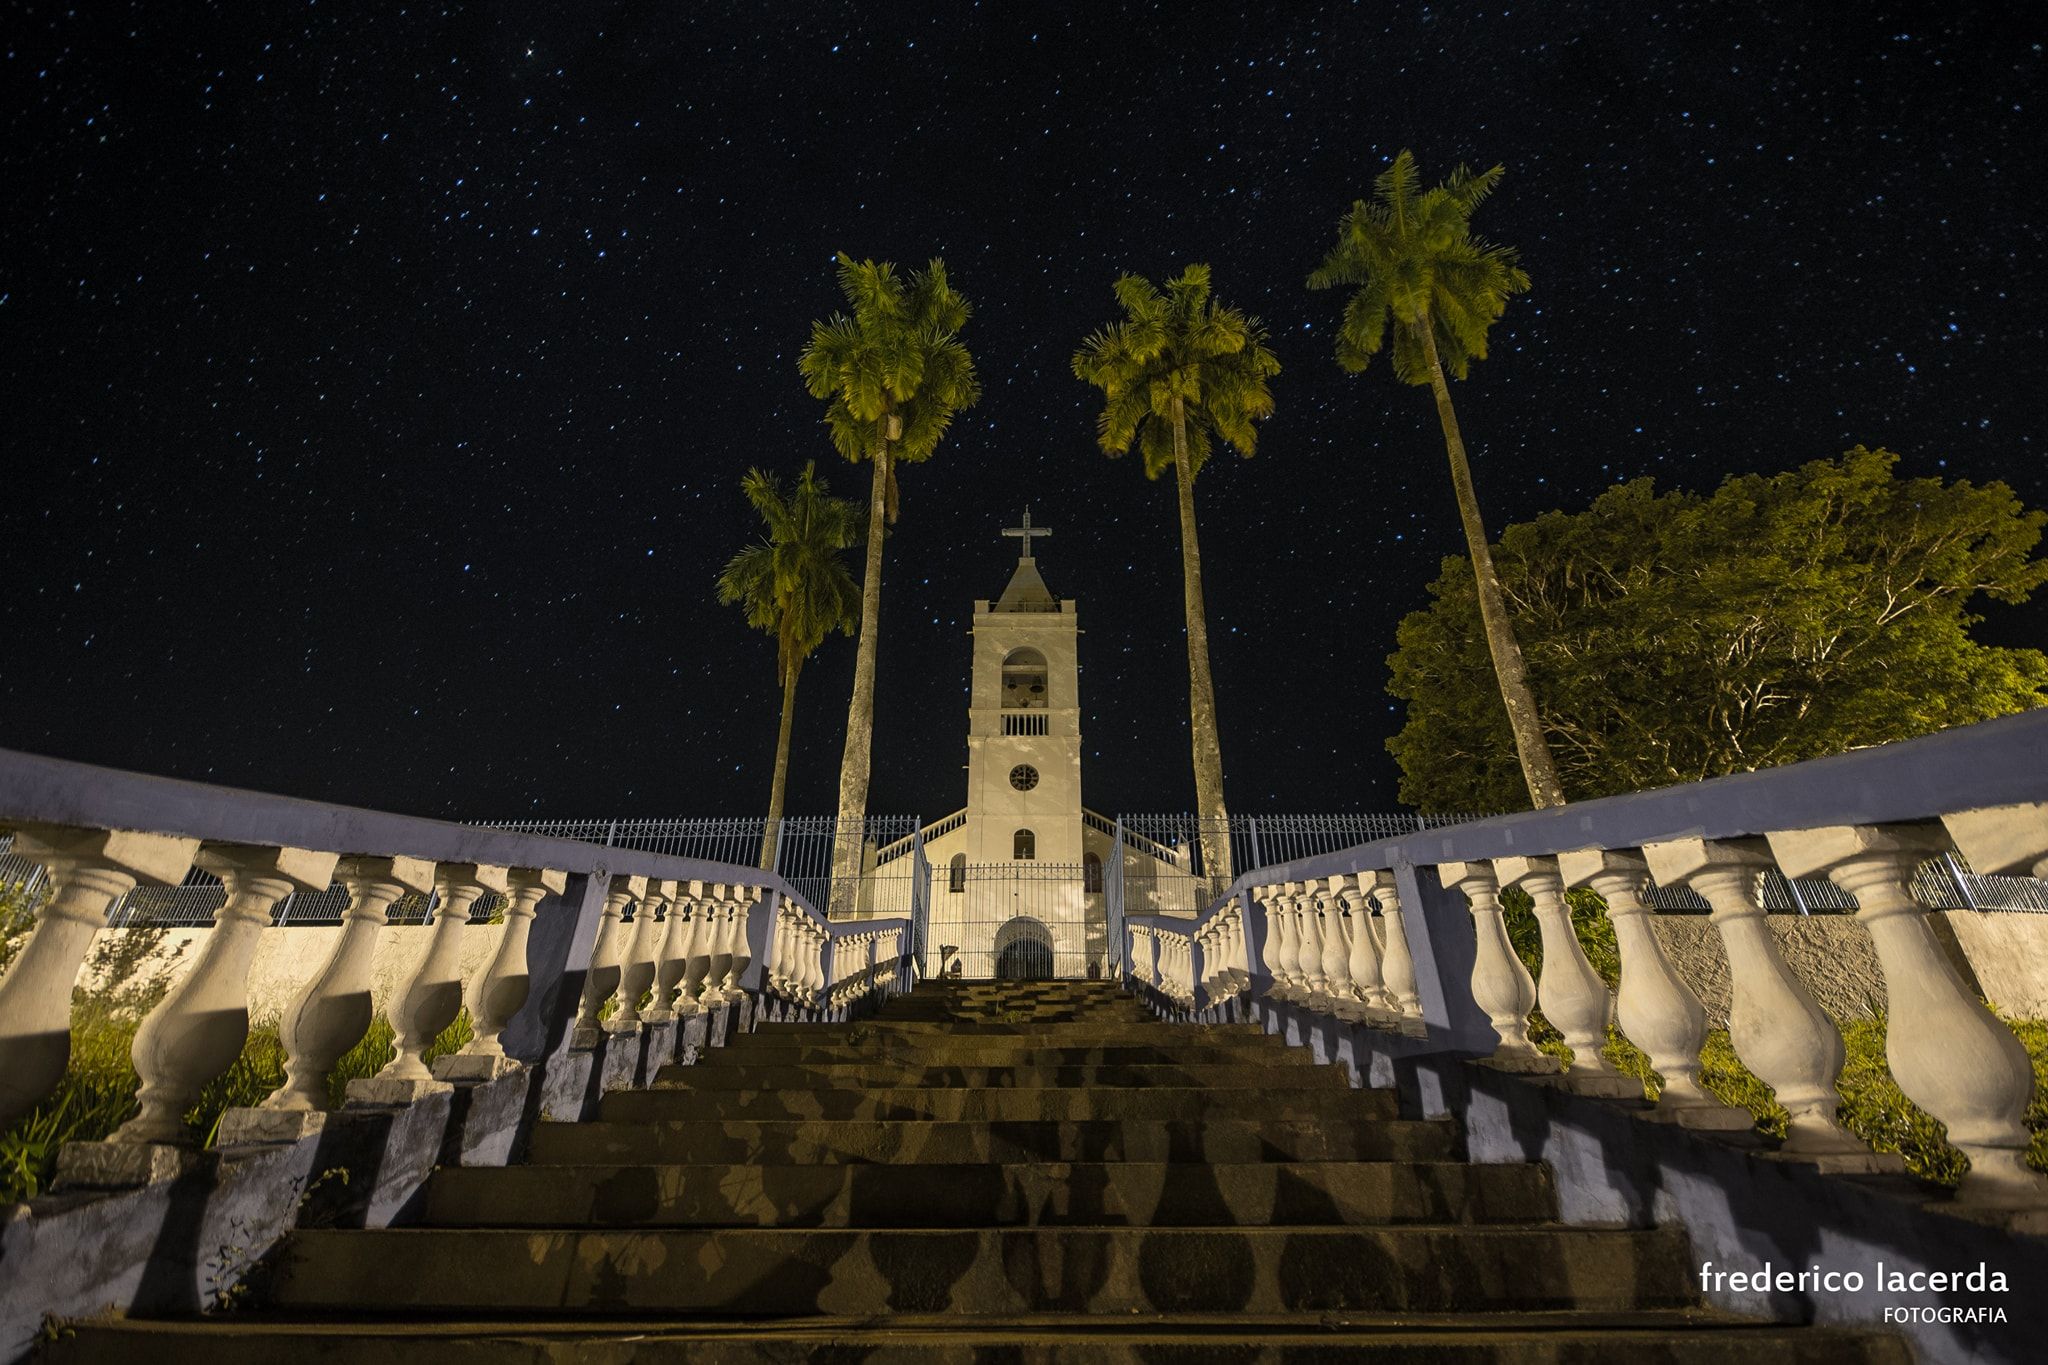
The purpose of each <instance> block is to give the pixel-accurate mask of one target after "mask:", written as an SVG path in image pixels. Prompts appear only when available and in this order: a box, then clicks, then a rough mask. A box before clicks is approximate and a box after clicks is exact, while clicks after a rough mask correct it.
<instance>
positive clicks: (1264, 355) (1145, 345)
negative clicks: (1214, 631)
mask: <svg viewBox="0 0 2048 1365" xmlns="http://www.w3.org/2000/svg"><path fill="white" fill-rule="evenodd" d="M1116 301H1117V302H1118V303H1119V304H1120V305H1122V307H1123V310H1124V316H1123V318H1122V319H1121V320H1119V321H1117V322H1113V323H1111V324H1110V325H1109V326H1107V327H1104V328H1102V329H1101V330H1099V331H1097V332H1096V333H1095V334H1094V335H1092V336H1090V337H1089V338H1088V340H1087V341H1085V342H1083V343H1082V346H1081V349H1080V350H1078V351H1076V352H1074V374H1075V375H1076V376H1077V377H1078V378H1081V379H1085V380H1087V381H1088V382H1089V383H1091V384H1093V385H1095V386H1096V387H1097V388H1099V389H1101V390H1102V395H1103V407H1102V415H1101V416H1100V417H1099V418H1097V419H1096V439H1097V442H1098V444H1100V445H1101V447H1102V450H1103V453H1104V454H1106V455H1109V456H1112V457H1115V456H1118V455H1122V454H1124V453H1126V452H1127V451H1129V450H1130V448H1131V447H1132V445H1134V444H1135V445H1136V446H1137V447H1138V449H1139V452H1140V453H1141V454H1142V455H1143V456H1144V459H1145V477H1146V478H1148V479H1156V478H1158V477H1159V476H1160V475H1161V474H1163V473H1165V472H1166V471H1167V470H1169V469H1170V470H1172V471H1173V481H1174V491H1175V493H1176V494H1177V495H1178V497H1179V501H1180V569H1181V587H1182V596H1183V600H1184V603H1185V606H1186V608H1187V622H1188V717H1189V728H1190V729H1191V731H1192V732H1193V740H1194V757H1195V807H1196V812H1197V814H1198V815H1200V816H1201V817H1202V827H1203V829H1204V830H1205V833H1204V836H1203V854H1204V858H1203V861H1204V862H1205V863H1206V865H1207V871H1208V872H1209V873H1210V874H1211V875H1212V876H1217V877H1220V878H1221V880H1222V882H1223V883H1228V882H1229V880H1230V875H1231V869H1230V839H1229V835H1228V832H1227V830H1226V829H1225V822H1226V821H1227V818H1228V815H1229V812H1228V810H1227V809H1226V808H1225V806H1224V804H1223V745H1222V741H1221V740H1220V739H1219V738H1218V737H1217V733H1216V684H1215V681H1214V680H1213V679H1212V678H1211V676H1210V673H1209V623H1208V616H1207V613H1206V612H1205V610H1204V609H1203V606H1202V551H1201V547H1200V545H1199V544H1198V543H1197V542H1196V539H1195V476H1196V475H1198V474H1200V473H1201V472H1202V466H1203V465H1204V464H1206V463H1207V462H1208V459H1209V454H1210V452H1211V451H1212V450H1213V449H1214V448H1215V444H1216V442H1217V441H1218V440H1220V441H1222V442H1223V443H1224V444H1225V445H1227V446H1229V447H1230V448H1231V449H1233V450H1235V451H1236V452H1237V453H1238V454H1240V455H1244V456H1249V455H1251V454H1252V452H1253V451H1254V450H1256V449H1257V448H1258V440H1259V435H1258V428H1257V427H1256V426H1254V425H1253V423H1254V422H1255V421H1256V420H1257V419H1259V418H1261V417H1266V416H1269V415H1271V413H1272V411H1273V394H1272V391H1271V390H1270V389H1269V388H1268V387H1267V385H1266V381H1267V380H1269V379H1271V378H1272V377H1273V376H1274V375H1276V374H1278V373H1279V372H1280V362H1279V360H1278V359H1276V358H1275V357H1274V355H1273V353H1272V352H1271V351H1269V350H1267V349H1266V344H1265V342H1266V332H1265V329H1264V328H1263V327H1261V326H1260V325H1259V321H1258V319H1257V318H1253V317H1247V316H1246V315H1245V314H1243V313H1241V312H1239V311H1238V310H1237V309H1235V308H1230V307H1226V306H1225V305H1223V304H1220V303H1218V302H1216V301H1215V300H1214V299H1213V298H1211V297H1210V295H1209V267H1208V266H1206V265H1191V266H1189V267H1188V268H1187V269H1186V270H1184V271H1182V272H1181V273H1180V276H1179V277H1178V278H1177V279H1172V280H1168V281H1167V282H1166V290H1165V292H1164V293H1161V292H1160V290H1159V289H1157V288H1156V287H1154V286H1153V284H1152V283H1151V281H1149V280H1146V279H1143V278H1141V277H1139V276H1137V275H1125V276H1123V277H1122V278H1120V279H1118V280H1117V282H1116ZM1219 834H1220V837H1218V836H1219Z"/></svg>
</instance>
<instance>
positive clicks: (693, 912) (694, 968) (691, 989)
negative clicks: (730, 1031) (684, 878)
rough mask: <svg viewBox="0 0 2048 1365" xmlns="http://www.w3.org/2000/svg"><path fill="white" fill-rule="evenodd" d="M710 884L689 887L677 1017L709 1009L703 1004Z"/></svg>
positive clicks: (708, 952) (708, 947) (707, 963)
mask: <svg viewBox="0 0 2048 1365" xmlns="http://www.w3.org/2000/svg"><path fill="white" fill-rule="evenodd" d="M712 890H713V884H712V883H710V882H691V883H690V918H689V922H688V923H687V924H686V925H685V926H684V929H683V950H682V951H683V985H682V989H681V990H680V991H678V992H677V993H676V1013H677V1014H679V1015H682V1016H684V1017H685V1018H687V1017H689V1016H690V1015H693V1014H702V1013H703V1012H704V1011H705V1010H706V1009H708V1008H710V1007H709V1006H708V1005H706V1004H705V1003H704V999H703V996H704V978H705V976H706V975H707V974H708V973H709V972H710V970H711V905H712V899H711V893H712Z"/></svg>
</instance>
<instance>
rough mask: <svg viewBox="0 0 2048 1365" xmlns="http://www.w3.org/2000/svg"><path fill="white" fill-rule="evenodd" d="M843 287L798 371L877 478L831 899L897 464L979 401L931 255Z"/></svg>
mask: <svg viewBox="0 0 2048 1365" xmlns="http://www.w3.org/2000/svg"><path fill="white" fill-rule="evenodd" d="M839 289H840V292H841V293H842V294H844V295H845V296H846V304H847V307H848V308H849V309H851V310H852V312H851V313H850V314H848V313H834V314H833V315H832V316H831V317H829V318H827V319H825V320H824V321H823V322H815V323H812V324H811V340H810V343H809V344H808V345H807V346H805V347H804V350H803V354H802V355H801V356H800V357H799V358H798V360H797V370H798V371H799V373H801V374H802V375H803V377H804V384H805V386H806V387H807V388H809V390H810V393H811V396H812V397H813V398H822V399H824V400H826V406H825V426H826V428H827V429H828V430H830V431H831V433H832V444H833V446H834V447H835V448H836V449H837V450H838V451H839V453H840V454H841V455H843V456H845V457H846V458H847V459H849V460H852V461H854V462H855V463H859V462H860V461H862V460H866V461H868V462H869V463H870V465H872V467H873V471H874V485H873V492H872V493H871V494H870V496H869V501H868V539H867V566H866V569H865V572H864V574H863V577H862V580H861V597H860V639H859V644H858V649H857V652H856V654H855V659H854V671H853V700H852V702H851V703H850V704H849V705H848V707H847V711H846V750H845V754H844V756H843V757H842V758H841V760H840V763H839V830H840V833H841V837H840V838H839V839H837V840H836V841H835V842H834V846H833V858H832V876H833V885H834V895H835V896H838V895H842V894H850V892H851V890H852V888H853V887H854V886H855V885H856V883H857V880H858V878H859V876H860V860H861V840H860V838H859V834H858V831H859V830H860V827H861V821H862V820H863V819H864V818H865V817H866V815H867V803H868V773H869V769H870V766H871V758H872V754H873V749H874V730H875V652H876V643H877V637H878V635H879V633H880V630H881V616H882V525H883V521H884V519H885V517H886V520H887V521H888V523H889V524H890V525H894V524H895V522H896V511H897V484H896V466H897V465H898V464H918V463H921V462H922V461H925V460H929V459H930V458H931V457H932V455H933V454H934V453H935V452H936V451H937V450H938V448H939V441H940V440H941V439H942V438H943V437H944V436H945V434H946V428H947V427H948V426H950V425H951V424H952V421H953V415H954V414H955V413H957V412H961V411H963V410H965V409H967V408H970V407H972V406H974V403H975V401H976V400H977V399H979V398H980V397H981V386H980V385H979V384H978V383H976V382H975V378H974V361H973V358H972V357H970V356H969V355H968V353H967V348H966V347H965V346H963V345H961V343H960V329H961V328H963V327H965V326H966V325H967V316H968V311H969V310H968V307H967V300H966V299H965V298H963V297H962V296H961V295H960V294H959V292H958V291H956V290H955V289H954V288H953V286H952V285H951V284H949V283H948V282H947V280H946V263H945V262H944V261H942V260H938V259H937V258H934V259H933V260H932V262H931V264H929V265H927V266H926V267H925V268H924V269H923V270H918V271H913V272H912V273H911V275H910V278H909V279H907V280H906V279H903V278H901V277H900V276H898V275H897V273H896V267H895V266H894V265H893V264H891V263H889V262H887V261H884V262H881V263H880V264H877V263H876V262H874V261H856V260H854V259H853V258H852V257H851V256H848V255H847V254H846V253H845V252H843V251H842V252H840V253H839Z"/></svg>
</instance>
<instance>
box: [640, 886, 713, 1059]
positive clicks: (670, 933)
mask: <svg viewBox="0 0 2048 1365" xmlns="http://www.w3.org/2000/svg"><path fill="white" fill-rule="evenodd" d="M674 886H675V891H674V894H673V895H671V896H670V898H669V902H668V910H667V912H666V913H665V914H663V916H662V919H661V947H660V948H659V949H658V950H656V952H655V955H654V994H653V996H652V997H650V998H649V1000H648V1002H647V1008H646V1009H645V1010H644V1011H642V1013H641V1018H643V1019H645V1020H646V1021H647V1022H648V1023H650V1024H666V1023H670V1022H672V1021H674V1020H675V1019H676V1018H677V1017H678V1016H679V1014H681V1013H682V1011H680V1010H678V1009H677V1006H676V993H677V992H678V991H679V990H681V989H682V985H683V972H684V970H685V969H686V968H687V967H688V966H689V963H690V934H691V930H692V928H693V925H692V922H691V919H690V909H691V907H692V905H693V904H695V901H696V898H697V897H698V896H699V895H701V894H702V893H703V886H704V883H702V882H696V881H679V882H676V883H674Z"/></svg>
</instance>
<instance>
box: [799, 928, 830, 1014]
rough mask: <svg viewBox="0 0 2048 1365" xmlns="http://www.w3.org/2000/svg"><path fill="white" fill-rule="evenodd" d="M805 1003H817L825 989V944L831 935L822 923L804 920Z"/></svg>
mask: <svg viewBox="0 0 2048 1365" xmlns="http://www.w3.org/2000/svg"><path fill="white" fill-rule="evenodd" d="M804 941H805V947H804V981H803V990H804V1003H805V1004H807V1005H816V1004H817V1003H818V997H819V993H820V992H822V991H823V990H824V989H825V945H826V944H827V943H829V942H830V941H831V940H830V937H829V936H828V935H827V934H826V932H825V930H824V928H823V927H822V926H821V925H817V924H813V923H811V922H810V921H809V920H806V921H804Z"/></svg>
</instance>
